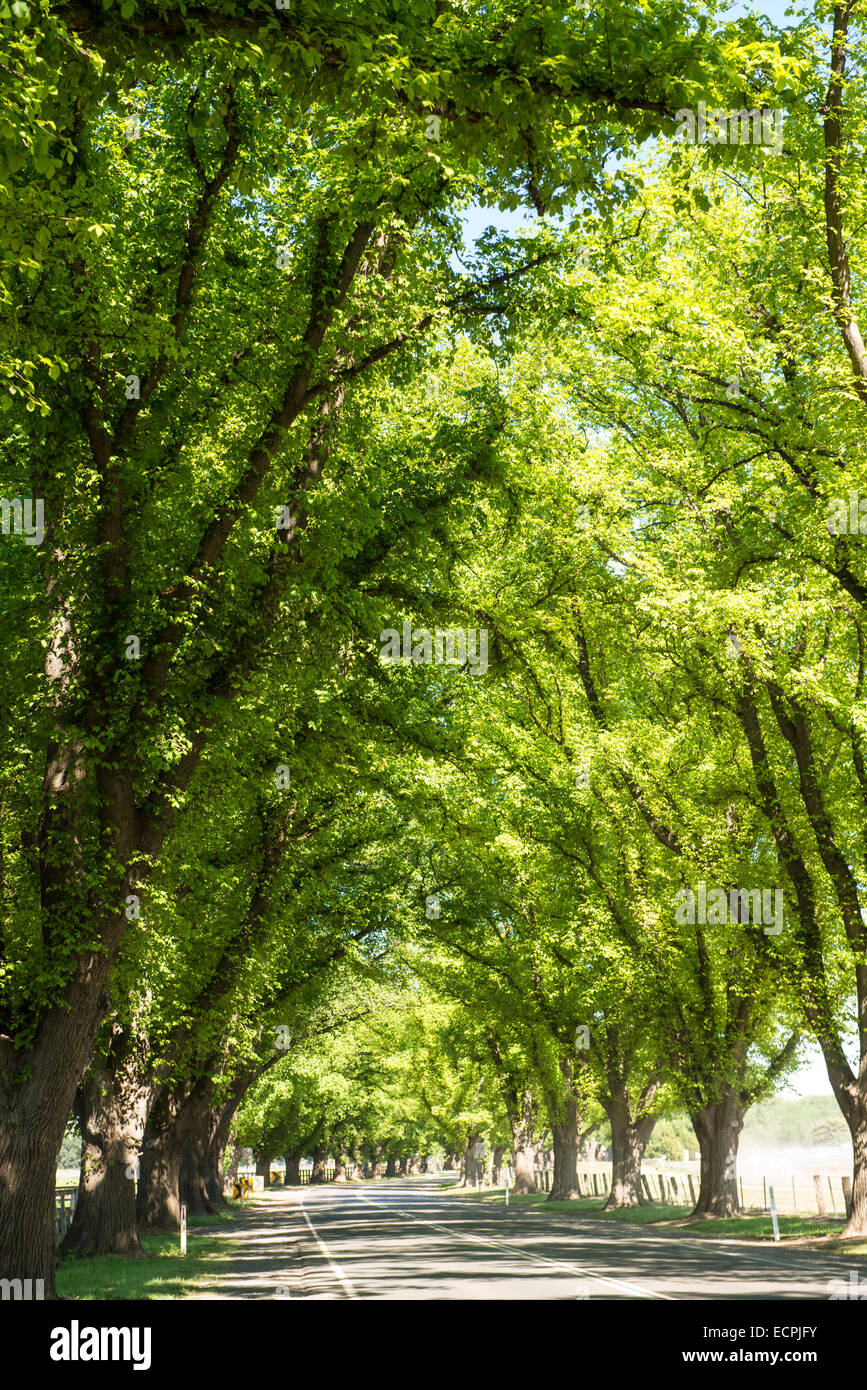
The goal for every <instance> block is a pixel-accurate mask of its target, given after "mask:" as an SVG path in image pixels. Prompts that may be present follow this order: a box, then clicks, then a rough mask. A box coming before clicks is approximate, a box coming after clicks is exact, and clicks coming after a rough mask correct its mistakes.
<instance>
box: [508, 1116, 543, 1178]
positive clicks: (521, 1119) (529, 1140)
mask: <svg viewBox="0 0 867 1390" xmlns="http://www.w3.org/2000/svg"><path fill="white" fill-rule="evenodd" d="M519 1105H520V1108H517V1107H514V1106H511V1105H510V1106H509V1111H510V1114H509V1119H510V1121H511V1126H512V1143H513V1147H514V1151H515V1181H514V1184H513V1186H512V1193H513V1195H514V1196H515V1197H521V1196H532V1195H533V1194H535V1193H537V1192H538V1191H539V1189H538V1187H537V1186H536V1160H537V1158H538V1156H539V1150H540V1149H541V1147H542V1144H541V1138H540V1137H539V1136H537V1134H536V1132H535V1120H534V1114H533V1098H532V1096H531V1095H530V1092H529V1091H524V1092H523V1093H522V1095H521V1096H520V1102H519Z"/></svg>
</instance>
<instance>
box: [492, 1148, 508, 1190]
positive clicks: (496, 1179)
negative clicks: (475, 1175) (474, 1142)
mask: <svg viewBox="0 0 867 1390" xmlns="http://www.w3.org/2000/svg"><path fill="white" fill-rule="evenodd" d="M505 1152H506V1146H505V1144H495V1145H494V1152H493V1156H492V1158H491V1178H492V1181H493V1184H494V1187H499V1185H500V1183H501V1182H502V1181H503V1155H504V1154H505Z"/></svg>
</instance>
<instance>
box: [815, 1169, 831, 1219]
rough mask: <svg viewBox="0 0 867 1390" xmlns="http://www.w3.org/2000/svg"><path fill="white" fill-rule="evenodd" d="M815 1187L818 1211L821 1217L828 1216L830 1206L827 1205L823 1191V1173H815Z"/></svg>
mask: <svg viewBox="0 0 867 1390" xmlns="http://www.w3.org/2000/svg"><path fill="white" fill-rule="evenodd" d="M813 1186H814V1187H815V1189H816V1210H817V1211H818V1213H819V1215H820V1216H827V1215H828V1204H827V1202H826V1201H825V1194H824V1192H823V1191H822V1175H821V1173H814V1174H813Z"/></svg>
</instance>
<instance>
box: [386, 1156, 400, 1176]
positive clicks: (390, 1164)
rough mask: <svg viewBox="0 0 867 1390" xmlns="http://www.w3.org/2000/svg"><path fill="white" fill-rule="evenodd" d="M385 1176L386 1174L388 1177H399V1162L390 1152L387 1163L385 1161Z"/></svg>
mask: <svg viewBox="0 0 867 1390" xmlns="http://www.w3.org/2000/svg"><path fill="white" fill-rule="evenodd" d="M385 1176H386V1177H387V1178H396V1177H397V1162H396V1160H395V1159H394V1158H393V1157H392V1156H391V1154H389V1156H388V1158H387V1159H386V1163H385Z"/></svg>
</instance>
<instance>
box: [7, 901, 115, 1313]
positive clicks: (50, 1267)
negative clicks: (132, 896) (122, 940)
mask: <svg viewBox="0 0 867 1390" xmlns="http://www.w3.org/2000/svg"><path fill="white" fill-rule="evenodd" d="M61 910H62V905H61ZM120 930H121V929H120V928H118V936H117V939H119V934H120ZM94 931H95V932H99V933H100V934H101V939H102V941H103V943H104V944H105V945H106V954H103V953H99V954H91V955H86V956H84V957H83V958H82V959H81V961H80V963H79V965H78V967H77V969H76V971H75V974H74V975H73V978H72V980H71V981H70V983H69V985H68V986H67V987H66V989H65V990H64V991H63V997H62V1000H61V1003H60V1004H59V1005H58V1006H57V1007H56V1008H54V1009H52V1010H51V1011H50V1012H49V1013H48V1014H47V1015H46V1017H45V1018H44V1019H43V1020H42V1022H41V1023H40V1025H39V1028H38V1031H37V1036H36V1040H35V1041H34V1044H33V1046H32V1047H31V1048H29V1049H27V1050H24V1049H19V1050H16V1049H15V1048H14V1047H13V1045H12V1041H11V1039H10V1038H8V1037H4V1036H0V1278H8V1279H41V1280H42V1281H43V1289H44V1295H45V1298H46V1299H52V1298H54V1297H55V1296H56V1294H55V1281H54V1187H55V1181H56V1177H57V1155H58V1153H59V1152H60V1146H61V1144H62V1142H63V1135H64V1133H65V1131H66V1125H67V1122H68V1120H69V1116H70V1112H71V1110H72V1106H73V1100H74V1097H75V1091H76V1088H77V1086H78V1084H79V1082H80V1080H81V1077H82V1074H83V1072H84V1069H85V1067H86V1066H87V1065H88V1063H89V1061H90V1058H91V1054H92V1052H93V1048H94V1044H95V1042H96V1037H97V1033H98V1031H99V1026H100V1023H101V1021H102V1018H103V1017H104V1015H105V1012H106V1008H107V1000H106V997H105V995H104V992H103V985H104V982H105V977H106V973H107V971H108V966H109V956H110V955H111V954H112V953H113V950H114V948H115V946H116V940H117V939H116V938H115V937H114V936H113V933H112V931H111V928H110V925H106V924H103V925H101V924H100V923H99V922H94ZM25 1068H26V1069H27V1072H28V1074H27V1079H26V1080H21V1079H20V1077H21V1073H22V1072H23V1071H24V1069H25Z"/></svg>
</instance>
